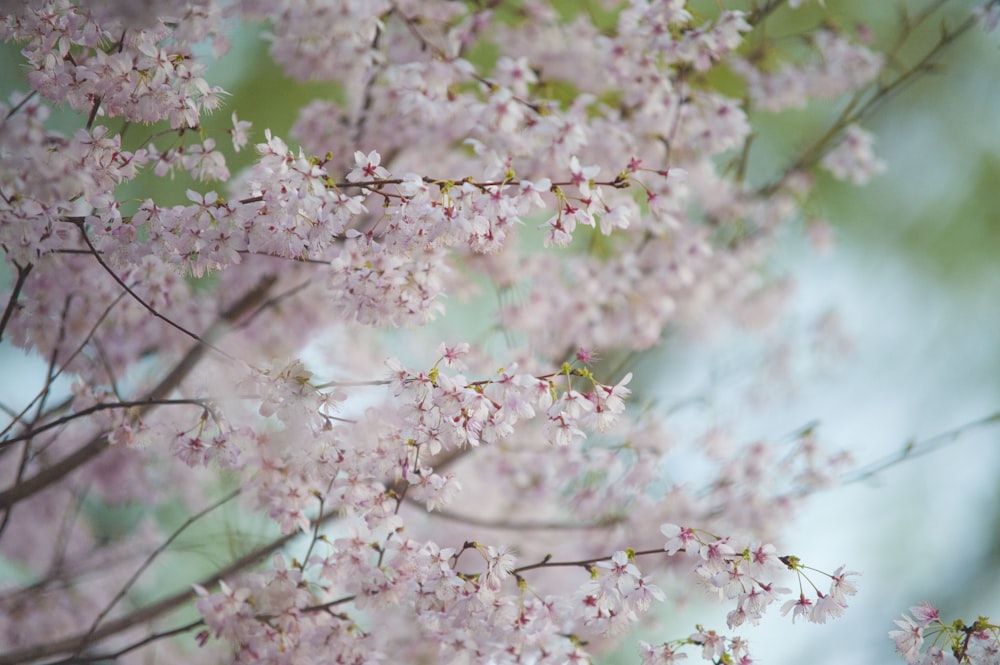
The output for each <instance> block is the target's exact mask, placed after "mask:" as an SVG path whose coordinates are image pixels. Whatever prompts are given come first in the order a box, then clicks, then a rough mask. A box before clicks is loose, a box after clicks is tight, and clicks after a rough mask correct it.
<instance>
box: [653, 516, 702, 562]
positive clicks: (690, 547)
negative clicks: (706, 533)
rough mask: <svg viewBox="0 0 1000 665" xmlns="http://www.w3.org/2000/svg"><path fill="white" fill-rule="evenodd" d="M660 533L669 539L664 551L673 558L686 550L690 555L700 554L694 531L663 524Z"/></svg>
mask: <svg viewBox="0 0 1000 665" xmlns="http://www.w3.org/2000/svg"><path fill="white" fill-rule="evenodd" d="M660 531H661V532H662V533H663V535H664V536H666V537H667V542H666V544H665V545H664V546H663V549H664V550H665V551H666V552H667V554H668V555H670V556H673V555H674V554H677V553H678V552H679V551H681V550H684V551H685V552H687V553H688V554H696V553H697V552H698V539H697V536H696V535H695V533H694V529H689V528H687V527H680V526H677V525H676V524H663V525H661V526H660Z"/></svg>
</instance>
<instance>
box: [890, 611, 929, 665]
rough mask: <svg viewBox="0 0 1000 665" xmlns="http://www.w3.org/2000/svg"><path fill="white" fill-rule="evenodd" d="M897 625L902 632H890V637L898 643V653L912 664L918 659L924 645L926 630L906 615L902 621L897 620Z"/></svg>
mask: <svg viewBox="0 0 1000 665" xmlns="http://www.w3.org/2000/svg"><path fill="white" fill-rule="evenodd" d="M895 624H896V625H897V626H899V627H900V630H893V631H890V632H889V637H890V638H891V639H892V641H893V642H895V643H896V651H898V652H899V653H900V655H902V656H903V658H905V659H906V660H907V662H912V661H913V660H914V659H915V658H916V657H917V653H918V652H919V651H920V646H921V645H922V644H923V643H924V629H923V627H922V626H921V625H919V624H918V623H917V622H915V621H914V620H913V619H911V618H910V617H908V616H906V615H904V616H903V618H902V619H897V620H896V621H895Z"/></svg>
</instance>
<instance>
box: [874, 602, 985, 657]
mask: <svg viewBox="0 0 1000 665" xmlns="http://www.w3.org/2000/svg"><path fill="white" fill-rule="evenodd" d="M896 625H897V626H898V628H897V629H896V630H893V631H891V632H890V633H889V637H890V638H892V641H893V642H895V643H896V651H898V652H899V654H900V655H901V656H902V657H903V658H904V659H906V662H907V663H908V664H909V665H925V664H927V665H931V664H935V665H938V664H939V665H961V663H969V664H970V665H991V664H992V663H1000V626H997V625H996V624H994V623H991V622H990V619H989V617H979V618H978V619H976V620H975V621H974V622H973V623H972V624H971V625H967V624H966V623H965V622H964V621H962V620H961V619H957V620H955V621H954V622H952V623H950V624H947V623H945V622H944V621H942V620H941V613H940V611H939V610H938V609H937V608H936V607H934V606H933V605H931V604H930V603H927V602H925V603H922V604H920V605H916V606H914V607H911V608H910V614H908V615H907V614H904V615H903V617H902V619H897V620H896Z"/></svg>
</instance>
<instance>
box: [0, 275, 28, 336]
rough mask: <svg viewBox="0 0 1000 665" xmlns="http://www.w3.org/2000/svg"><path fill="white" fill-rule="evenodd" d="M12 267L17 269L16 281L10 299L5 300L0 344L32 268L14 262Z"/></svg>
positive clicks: (1, 320)
mask: <svg viewBox="0 0 1000 665" xmlns="http://www.w3.org/2000/svg"><path fill="white" fill-rule="evenodd" d="M14 267H15V268H17V281H15V282H14V289H13V290H12V291H11V293H10V298H9V299H8V300H7V307H5V308H4V310H3V318H2V319H0V342H2V341H3V333H4V331H5V330H6V329H7V323H8V322H10V317H11V316H13V315H14V309H15V308H16V307H17V299H18V298H19V297H20V295H21V289H23V288H24V282H25V281H26V280H27V279H28V273H30V272H31V269H32V268H33V267H34V266H33V265H32V264H30V263H29V264H27V265H25V266H22V265H19V264H18V263H17V262H16V261H15V262H14Z"/></svg>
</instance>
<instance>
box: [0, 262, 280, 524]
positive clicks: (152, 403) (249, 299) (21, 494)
mask: <svg viewBox="0 0 1000 665" xmlns="http://www.w3.org/2000/svg"><path fill="white" fill-rule="evenodd" d="M276 280H277V278H276V277H273V276H270V277H266V278H264V279H263V280H261V282H260V283H259V284H258V285H257V286H256V287H255V288H254V289H252V290H251V291H250V292H248V293H247V294H246V295H244V296H243V297H242V298H240V300H238V301H237V302H236V303H235V304H233V305H232V307H230V308H229V309H227V310H226V311H225V312H223V314H222V316H220V317H219V319H218V320H217V321H216V323H214V324H213V325H212V326H211V328H209V330H208V332H206V333H205V335H204V337H205V339H213V338H214V337H216V336H217V335H219V334H221V333H222V332H224V330H225V329H227V328H228V327H229V326H230V325H231V324H232V323H234V322H235V321H236V320H237V319H239V318H241V317H242V316H243V314H245V313H246V312H247V311H249V310H250V309H252V308H253V307H255V306H256V305H257V303H258V302H259V301H260V300H262V299H263V298H264V297H265V296H266V295H267V292H268V291H269V290H270V289H271V286H272V285H273V284H274V282H275V281H276ZM207 348H208V346H207V344H206V343H199V344H196V345H194V346H193V347H191V350H189V351H188V352H187V354H186V355H185V356H184V357H183V358H181V360H180V362H178V363H177V365H175V366H174V368H173V370H171V371H170V373H169V374H168V375H167V376H166V377H165V378H164V379H163V380H162V381H160V383H159V384H157V385H156V386H155V387H154V388H153V389H152V390H151V391H150V392H149V394H147V395H146V397H145V398H143V399H142V400H140V401H142V402H146V403H147V404H145V405H144V406H140V407H137V410H138V413H137V417H142V416H143V415H145V414H146V413H148V412H149V411H152V410H153V409H155V408H156V407H157V406H159V403H160V402H162V401H163V400H164V399H166V398H167V396H168V395H170V393H172V392H173V391H174V389H176V388H177V386H178V385H179V384H180V383H181V381H183V380H184V378H185V377H187V375H188V374H189V373H190V372H191V370H193V369H194V368H195V366H196V365H197V364H198V363H199V362H200V361H201V358H202V356H203V355H204V354H205V350H206V349H207ZM109 445H110V444H109V442H108V437H107V435H106V434H105V433H102V434H100V435H98V436H95V437H94V438H93V439H91V440H90V441H88V442H87V443H85V444H84V445H83V446H81V447H80V448H78V449H77V450H76V451H74V452H72V453H70V454H69V455H67V456H66V457H64V458H63V459H61V460H59V461H58V462H56V463H55V464H53V465H52V466H50V467H47V468H45V469H43V470H41V471H39V472H38V473H36V474H35V475H34V476H32V477H31V478H28V479H26V480H25V481H24V482H22V483H18V484H16V485H14V486H13V487H10V488H8V489H6V490H4V491H3V492H0V510H5V509H7V508H9V507H10V506H12V505H14V504H15V503H17V502H18V501H20V500H22V499H25V498H27V497H29V496H32V495H34V494H36V493H38V492H40V491H41V490H43V489H45V488H46V487H49V486H50V485H52V484H53V483H56V482H59V481H60V480H62V479H63V478H65V477H66V476H67V475H69V474H70V473H72V472H73V471H75V470H76V469H78V468H80V467H81V466H82V465H84V464H86V463H87V462H89V461H90V460H91V459H93V458H94V457H96V456H97V455H99V454H101V453H102V452H103V451H104V450H105V449H106V448H107V447H108V446H109Z"/></svg>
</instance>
